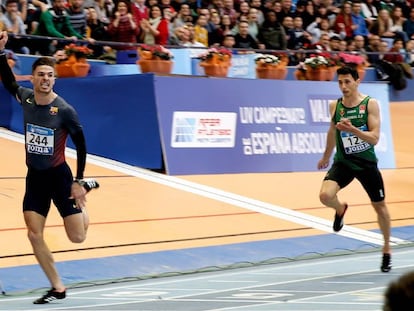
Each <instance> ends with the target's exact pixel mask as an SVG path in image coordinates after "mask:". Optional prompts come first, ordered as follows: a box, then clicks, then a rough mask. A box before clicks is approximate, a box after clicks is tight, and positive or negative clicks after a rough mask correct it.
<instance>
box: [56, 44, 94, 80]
mask: <svg viewBox="0 0 414 311" xmlns="http://www.w3.org/2000/svg"><path fill="white" fill-rule="evenodd" d="M64 51H65V54H66V55H67V59H64V60H58V61H57V62H56V66H55V68H56V74H57V76H58V77H59V78H67V77H85V76H87V75H88V73H89V69H90V67H91V66H90V64H88V62H87V57H88V56H90V55H92V54H93V51H92V50H91V49H89V48H88V47H87V46H82V45H76V44H74V43H71V44H69V45H66V46H65V47H64Z"/></svg>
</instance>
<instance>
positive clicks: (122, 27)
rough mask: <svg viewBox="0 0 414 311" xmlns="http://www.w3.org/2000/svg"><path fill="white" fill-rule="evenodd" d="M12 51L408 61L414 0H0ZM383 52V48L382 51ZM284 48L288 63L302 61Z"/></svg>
mask: <svg viewBox="0 0 414 311" xmlns="http://www.w3.org/2000/svg"><path fill="white" fill-rule="evenodd" d="M1 6H2V10H1V16H0V28H1V29H2V30H7V31H8V33H9V36H10V40H9V43H8V46H7V48H8V49H10V50H11V51H13V52H15V53H23V54H34V55H54V54H55V53H57V52H59V51H61V49H62V47H63V46H64V45H65V44H67V43H68V42H81V43H82V44H87V45H88V46H89V47H90V48H91V49H92V50H93V56H92V57H93V58H102V57H104V56H105V55H106V54H108V53H112V52H113V51H117V50H128V49H131V50H132V49H136V48H137V46H138V45H139V44H140V43H145V44H149V45H151V44H159V45H163V46H167V47H170V46H181V47H192V48H193V47H197V48H201V47H212V46H223V47H226V48H230V49H239V50H245V51H249V50H253V49H255V50H257V49H259V50H276V51H282V50H283V51H285V50H291V51H298V50H300V51H303V50H315V49H317V50H321V51H327V52H332V51H343V52H350V53H359V54H361V55H364V57H366V59H367V62H368V63H370V64H375V63H376V62H377V61H378V60H379V59H382V58H384V55H385V57H386V58H387V61H390V62H404V63H407V64H411V65H413V64H414V0H354V1H341V0H296V1H295V0H2V2H1ZM387 53H388V54H387ZM298 55H301V54H300V53H292V54H291V55H290V64H291V65H295V64H297V63H299V62H300V61H301V59H300V57H298Z"/></svg>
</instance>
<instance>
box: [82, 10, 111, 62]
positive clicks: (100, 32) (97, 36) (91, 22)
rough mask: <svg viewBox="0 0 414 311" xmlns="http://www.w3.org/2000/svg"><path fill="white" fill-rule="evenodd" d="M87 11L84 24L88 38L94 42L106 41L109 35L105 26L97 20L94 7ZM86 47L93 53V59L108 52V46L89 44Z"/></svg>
mask: <svg viewBox="0 0 414 311" xmlns="http://www.w3.org/2000/svg"><path fill="white" fill-rule="evenodd" d="M88 11H89V14H88V20H87V24H86V25H87V26H86V27H87V31H86V32H87V34H88V37H89V38H92V39H94V40H96V41H108V40H109V35H108V32H107V30H106V25H105V24H104V23H103V22H102V21H101V20H100V19H99V18H98V12H96V10H95V7H90V8H89V9H88ZM88 47H89V48H90V49H91V50H92V51H93V56H94V57H95V58H98V57H100V56H102V55H103V54H104V52H105V51H109V50H110V47H109V46H102V45H99V44H91V45H89V46H88Z"/></svg>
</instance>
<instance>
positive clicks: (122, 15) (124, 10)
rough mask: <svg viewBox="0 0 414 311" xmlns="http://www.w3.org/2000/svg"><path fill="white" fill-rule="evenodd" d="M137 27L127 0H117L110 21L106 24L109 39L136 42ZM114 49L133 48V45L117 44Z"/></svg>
mask: <svg viewBox="0 0 414 311" xmlns="http://www.w3.org/2000/svg"><path fill="white" fill-rule="evenodd" d="M138 33H139V27H138V25H137V23H136V21H135V18H134V15H133V14H132V12H131V6H130V3H129V1H128V0H118V2H117V3H116V6H115V9H114V12H113V15H112V19H111V22H110V24H109V26H108V35H109V38H110V40H111V41H114V42H123V43H137V35H138ZM114 48H115V49H116V50H135V49H136V46H134V45H117V46H115V47H114Z"/></svg>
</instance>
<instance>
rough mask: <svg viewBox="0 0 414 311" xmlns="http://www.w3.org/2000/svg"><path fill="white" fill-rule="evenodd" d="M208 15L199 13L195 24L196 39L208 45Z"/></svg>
mask: <svg viewBox="0 0 414 311" xmlns="http://www.w3.org/2000/svg"><path fill="white" fill-rule="evenodd" d="M207 22H208V21H207V17H206V16H204V15H199V16H198V18H197V21H196V24H195V26H194V39H195V40H196V41H198V42H200V43H202V44H203V45H204V46H205V47H208V46H209V45H208V31H207V28H206V26H207Z"/></svg>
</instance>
